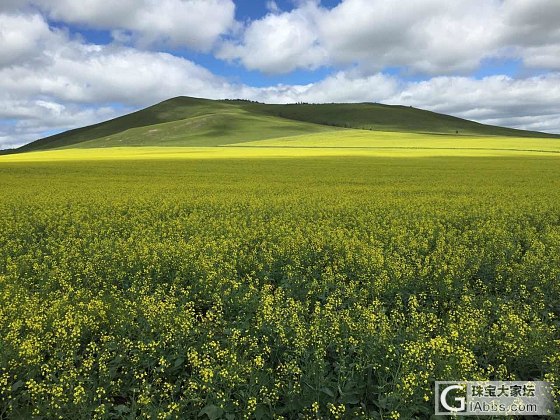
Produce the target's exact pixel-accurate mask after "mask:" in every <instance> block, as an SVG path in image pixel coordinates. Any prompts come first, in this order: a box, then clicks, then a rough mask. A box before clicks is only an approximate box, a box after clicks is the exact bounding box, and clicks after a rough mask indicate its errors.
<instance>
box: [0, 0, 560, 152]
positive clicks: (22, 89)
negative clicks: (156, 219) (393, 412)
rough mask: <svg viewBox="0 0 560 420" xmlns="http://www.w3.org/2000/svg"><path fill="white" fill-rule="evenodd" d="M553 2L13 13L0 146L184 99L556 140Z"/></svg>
mask: <svg viewBox="0 0 560 420" xmlns="http://www.w3.org/2000/svg"><path fill="white" fill-rule="evenodd" d="M558 16H560V2H559V1H557V0H455V1H453V2H449V1H447V0H321V1H319V0H277V1H271V0H270V1H248V0H121V1H119V2H117V3H114V4H112V6H111V8H108V7H107V3H106V2H104V1H102V0H82V1H80V2H77V1H75V0H3V1H2V3H1V4H0V45H2V48H1V49H0V148H3V147H14V146H17V145H20V144H24V143H26V142H29V141H32V140H35V139H37V138H40V137H42V136H45V135H48V134H52V133H56V132H60V131H63V130H66V129H70V128H75V127H79V126H84V125H87V124H92V123H96V122H99V121H103V120H105V119H108V118H112V117H115V116H118V115H121V114H123V113H126V112H130V111H133V110H135V109H139V108H142V107H145V106H149V105H151V104H154V103H156V102H158V101H161V100H164V99H167V98H169V97H173V96H179V95H189V96H198V97H207V98H245V99H251V100H259V101H262V102H275V103H288V102H296V101H306V102H364V101H371V102H382V103H390V104H403V105H411V106H415V107H419V108H424V109H429V110H433V111H436V112H443V113H448V114H452V115H456V116H459V117H464V118H469V119H474V120H476V121H480V122H483V123H489V124H498V125H504V126H509V127H515V128H524V129H532V130H541V131H548V132H556V133H560V111H559V109H558V106H557V104H558V103H560V25H558V23H557V17H558Z"/></svg>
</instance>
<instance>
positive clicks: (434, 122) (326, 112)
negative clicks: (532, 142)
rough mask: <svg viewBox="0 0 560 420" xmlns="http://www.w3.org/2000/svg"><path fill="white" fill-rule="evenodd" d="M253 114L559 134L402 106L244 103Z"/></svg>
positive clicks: (372, 125)
mask: <svg viewBox="0 0 560 420" xmlns="http://www.w3.org/2000/svg"><path fill="white" fill-rule="evenodd" d="M245 107H246V109H250V110H251V111H252V112H255V113H263V114H266V115H275V116H278V117H282V118H288V119H293V120H299V121H308V122H314V123H317V124H325V125H334V126H338V127H347V128H359V129H366V130H376V131H398V132H409V133H429V134H456V132H457V131H458V134H461V135H486V136H514V137H560V136H558V135H554V134H547V133H540V132H536V131H525V130H515V129H512V128H505V127H497V126H492V125H485V124H480V123H477V122H474V121H469V120H464V119H462V118H457V117H453V116H451V115H445V114H438V113H436V112H431V111H425V110H422V109H417V108H412V107H407V106H401V105H383V104H374V103H360V104H288V105H266V104H247V105H246V106H245Z"/></svg>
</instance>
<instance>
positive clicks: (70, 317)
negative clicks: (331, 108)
mask: <svg viewBox="0 0 560 420" xmlns="http://www.w3.org/2000/svg"><path fill="white" fill-rule="evenodd" d="M543 167H544V168H545V169H546V170H542V168H543ZM442 174H445V175H442ZM512 174H521V175H522V176H521V177H519V178H515V177H514V176H513V175H512ZM0 176H1V177H2V180H3V182H2V184H0V196H1V200H0V218H1V220H2V222H1V224H0V330H1V334H0V349H1V351H0V418H4V417H7V418H11V417H19V418H31V417H33V416H36V417H37V418H61V419H76V418H97V419H109V418H149V419H172V418H208V419H218V418H225V419H236V418H248V419H249V418H257V419H267V418H271V419H280V418H285V419H290V418H296V417H301V418H309V419H312V418H333V419H343V418H364V419H365V418H372V419H378V418H379V419H381V418H395V419H396V418H401V419H402V418H427V417H429V416H430V415H431V414H432V413H433V404H434V402H433V398H434V396H433V383H434V381H435V380H483V379H495V380H527V379H541V380H547V381H550V382H551V383H552V384H553V385H554V387H555V389H556V390H557V389H558V386H559V385H560V332H559V328H560V251H559V250H560V188H557V187H558V181H557V180H558V179H560V165H557V160H554V159H550V160H546V159H542V160H535V161H534V162H532V161H523V160H521V159H509V160H508V159H482V158H479V159H456V160H452V161H449V162H444V161H440V160H437V159H433V160H430V159H418V160H413V159H411V160H409V161H407V160H406V159H386V160H383V159H381V158H377V159H358V158H354V159H350V158H347V159H343V158H340V159H336V160H333V159H292V160H247V161H236V162H230V161H204V162H202V161H201V162H197V161H189V162H181V161H158V162H142V163H139V162H132V161H131V162H127V161H123V162H118V163H115V162H98V163H72V162H70V163H58V164H54V163H35V164H11V165H8V164H4V165H0ZM489 180H490V181H489Z"/></svg>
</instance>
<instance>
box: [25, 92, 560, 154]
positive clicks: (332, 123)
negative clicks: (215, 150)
mask: <svg viewBox="0 0 560 420" xmlns="http://www.w3.org/2000/svg"><path fill="white" fill-rule="evenodd" d="M340 128H357V129H366V130H375V131H377V130H378V131H395V132H412V133H429V134H459V135H477V136H514V137H549V138H558V137H560V136H558V135H552V134H545V133H539V132H532V131H523V130H514V129H510V128H503V127H496V126H490V125H484V124H479V123H476V122H473V121H469V120H464V119H461V118H456V117H452V116H449V115H444V114H438V113H434V112H430V111H425V110H421V109H416V108H412V107H405V106H394V105H382V104H372V103H361V104H290V105H269V104H261V103H256V102H250V101H244V100H221V101H214V100H209V99H199V98H189V97H177V98H173V99H169V100H167V101H163V102H161V103H159V104H156V105H153V106H150V107H148V108H146V109H142V110H140V111H136V112H133V113H131V114H128V115H124V116H122V117H119V118H115V119H113V120H109V121H106V122H103V123H99V124H95V125H92V126H88V127H83V128H78V129H75V130H70V131H66V132H64V133H60V134H56V135H54V136H50V137H46V138H43V139H40V140H37V141H34V142H32V143H29V144H27V145H25V146H22V147H20V148H19V149H16V150H14V151H15V152H25V151H33V150H47V149H55V148H69V147H70V148H74V147H115V146H219V145H226V144H232V143H237V142H247V141H256V140H265V139H271V138H278V137H289V136H295V135H301V134H312V133H320V132H325V131H332V130H337V129H340Z"/></svg>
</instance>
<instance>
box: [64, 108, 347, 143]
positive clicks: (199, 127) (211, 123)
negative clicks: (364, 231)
mask: <svg viewBox="0 0 560 420" xmlns="http://www.w3.org/2000/svg"><path fill="white" fill-rule="evenodd" d="M339 130H340V129H337V128H335V127H328V126H323V125H319V124H312V123H306V122H300V121H291V120H286V119H283V118H278V117H269V116H266V115H252V114H249V113H248V112H246V111H243V110H241V109H235V108H233V109H232V110H228V112H219V113H208V114H204V115H199V116H195V117H190V118H186V119H181V120H178V121H171V122H167V123H162V124H157V125H153V126H149V127H136V128H132V129H129V130H126V131H122V132H120V133H116V134H112V135H109V136H106V137H102V138H99V139H94V140H89V141H85V142H81V143H78V144H70V145H68V146H65V148H75V147H80V148H85V147H87V148H94V147H115V146H118V147H130V146H134V147H138V146H151V145H157V146H182V147H185V146H187V147H210V146H222V145H227V144H231V143H239V142H246V141H253V140H265V139H271V138H277V137H279V136H282V137H289V136H299V135H302V134H318V133H324V132H327V131H339Z"/></svg>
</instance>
